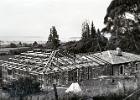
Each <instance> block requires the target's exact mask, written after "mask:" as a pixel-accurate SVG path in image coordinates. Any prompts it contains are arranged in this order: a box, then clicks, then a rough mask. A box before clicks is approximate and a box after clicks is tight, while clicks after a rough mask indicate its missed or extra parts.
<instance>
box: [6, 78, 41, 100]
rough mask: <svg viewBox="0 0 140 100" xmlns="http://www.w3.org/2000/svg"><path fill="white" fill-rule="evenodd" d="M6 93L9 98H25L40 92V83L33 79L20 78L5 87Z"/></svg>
mask: <svg viewBox="0 0 140 100" xmlns="http://www.w3.org/2000/svg"><path fill="white" fill-rule="evenodd" d="M7 91H8V92H9V93H10V95H11V96H21V97H23V96H26V95H30V94H33V93H37V92H40V83H39V82H37V81H36V80H35V79H33V78H29V77H22V78H19V79H18V80H16V81H12V82H11V83H10V84H8V85H7Z"/></svg>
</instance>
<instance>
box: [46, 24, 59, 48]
mask: <svg viewBox="0 0 140 100" xmlns="http://www.w3.org/2000/svg"><path fill="white" fill-rule="evenodd" d="M59 45H60V40H59V35H58V34H57V30H56V28H55V26H52V28H50V35H49V37H48V42H47V46H49V48H51V49H57V48H58V47H59Z"/></svg>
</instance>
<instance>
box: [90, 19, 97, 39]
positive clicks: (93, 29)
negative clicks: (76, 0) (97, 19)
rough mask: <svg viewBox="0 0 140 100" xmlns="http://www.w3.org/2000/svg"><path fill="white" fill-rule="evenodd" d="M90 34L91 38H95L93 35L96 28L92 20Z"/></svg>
mask: <svg viewBox="0 0 140 100" xmlns="http://www.w3.org/2000/svg"><path fill="white" fill-rule="evenodd" d="M90 35H91V38H95V35H96V29H95V27H94V24H93V21H92V23H91V30H90Z"/></svg>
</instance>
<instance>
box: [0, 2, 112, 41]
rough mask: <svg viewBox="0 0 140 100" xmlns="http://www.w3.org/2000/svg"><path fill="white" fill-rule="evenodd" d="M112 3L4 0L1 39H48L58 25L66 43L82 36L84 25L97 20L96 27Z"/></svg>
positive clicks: (99, 25) (0, 20)
mask: <svg viewBox="0 0 140 100" xmlns="http://www.w3.org/2000/svg"><path fill="white" fill-rule="evenodd" d="M110 2H111V0H0V39H1V40H18V41H19V40H21V41H23V40H25V41H26V40H27V41H34V40H39V41H40V40H42V41H44V40H47V37H48V35H49V30H50V27H51V26H56V29H57V32H58V34H59V36H60V39H61V40H62V41H67V40H68V39H71V38H72V37H81V24H82V22H84V21H85V20H89V21H90V22H91V21H92V20H93V22H94V25H95V27H96V28H100V29H101V28H102V27H103V26H104V24H103V19H104V16H105V14H106V9H107V7H108V6H109V4H110Z"/></svg>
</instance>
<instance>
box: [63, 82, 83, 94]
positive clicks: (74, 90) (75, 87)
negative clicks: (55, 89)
mask: <svg viewBox="0 0 140 100" xmlns="http://www.w3.org/2000/svg"><path fill="white" fill-rule="evenodd" d="M65 92H66V93H69V92H72V93H81V92H82V90H81V88H80V86H79V84H78V83H72V84H71V85H70V87H69V88H68V89H67V90H66V91H65Z"/></svg>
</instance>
